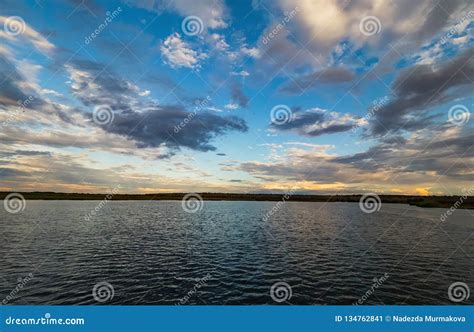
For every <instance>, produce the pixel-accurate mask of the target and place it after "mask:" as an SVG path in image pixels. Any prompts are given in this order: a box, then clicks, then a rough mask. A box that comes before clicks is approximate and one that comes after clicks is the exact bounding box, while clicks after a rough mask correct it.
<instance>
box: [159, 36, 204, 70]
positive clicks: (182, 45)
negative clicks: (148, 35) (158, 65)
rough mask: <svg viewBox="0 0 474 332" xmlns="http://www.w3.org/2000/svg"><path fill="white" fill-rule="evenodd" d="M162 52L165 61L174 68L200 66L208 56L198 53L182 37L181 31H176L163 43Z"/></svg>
mask: <svg viewBox="0 0 474 332" xmlns="http://www.w3.org/2000/svg"><path fill="white" fill-rule="evenodd" d="M160 51H161V54H162V55H163V57H164V60H165V63H167V64H168V65H170V66H171V67H172V68H179V67H185V68H199V61H201V60H203V59H205V58H206V57H207V55H206V54H204V53H198V52H197V51H195V50H193V49H192V48H191V46H190V45H189V44H188V43H186V42H184V41H183V40H182V39H181V36H180V34H179V33H177V32H175V33H173V34H172V35H170V36H169V37H168V38H166V39H165V41H164V42H163V43H162V45H161V47H160Z"/></svg>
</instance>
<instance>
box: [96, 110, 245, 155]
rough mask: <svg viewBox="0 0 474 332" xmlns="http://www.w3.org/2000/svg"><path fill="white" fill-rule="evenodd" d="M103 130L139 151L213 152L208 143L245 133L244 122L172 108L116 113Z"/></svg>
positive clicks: (213, 148)
mask: <svg viewBox="0 0 474 332" xmlns="http://www.w3.org/2000/svg"><path fill="white" fill-rule="evenodd" d="M103 128H104V129H105V130H106V131H108V132H112V133H115V134H119V135H122V136H126V137H127V138H129V139H132V140H134V141H136V143H137V146H138V147H139V148H141V147H159V146H160V145H165V146H167V147H169V148H172V149H179V148H180V147H188V148H190V149H194V150H199V151H214V150H215V149H216V148H215V147H214V146H213V145H211V144H210V141H212V139H214V138H215V137H216V136H219V135H223V134H224V133H226V132H227V131H231V130H236V131H241V132H245V131H247V130H248V127H247V124H246V123H245V121H244V120H242V119H240V118H238V117H234V116H228V117H221V116H217V115H215V114H213V113H208V112H202V113H190V112H186V111H185V110H183V109H181V108H179V107H173V106H169V107H160V108H156V109H148V110H146V111H142V112H135V111H131V112H117V113H116V114H115V117H114V120H113V122H112V123H110V124H108V125H106V126H104V127H103Z"/></svg>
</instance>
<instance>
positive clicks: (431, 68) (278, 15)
mask: <svg viewBox="0 0 474 332" xmlns="http://www.w3.org/2000/svg"><path fill="white" fill-rule="evenodd" d="M473 9H474V6H473V5H472V3H471V2H470V1H467V0H466V1H461V0H459V1H458V0H456V1H439V2H436V3H434V2H432V1H416V2H413V3H411V2H391V1H346V2H343V1H305V0H277V1H222V0H204V1H185V0H174V1H173V0H171V1H169V0H168V1H152V0H143V1H141V0H137V1H98V0H94V1H93V0H87V1H81V0H68V1H66V0H64V1H42V0H37V1H3V2H2V4H1V5H0V24H1V26H2V28H3V29H2V30H0V41H1V43H0V60H1V61H0V71H1V72H2V77H3V78H2V81H1V82H0V122H1V124H2V127H1V128H2V129H1V131H0V136H1V139H0V144H1V147H2V149H1V151H2V152H0V163H1V164H0V174H2V181H1V183H0V190H24V191H28V190H49V191H67V192H75V191H77V192H104V191H107V190H108V189H110V188H114V187H116V186H117V185H118V184H120V187H121V188H122V190H123V191H125V192H136V193H142V192H163V191H165V192H184V191H219V192H285V191H288V190H292V191H297V192H301V193H364V192H378V193H404V194H459V193H462V192H464V191H466V190H468V189H469V183H470V184H471V186H472V179H473V157H474V156H473V150H472V144H473V142H474V140H473V138H474V135H473V131H472V129H473V126H472V119H470V110H471V109H472V106H473V94H472V91H473V89H472V88H473V80H474V76H473V74H474V60H473V55H474V51H473V40H474V38H473V34H472V31H473V27H474V24H473V22H472V21H473V18H474V12H473Z"/></svg>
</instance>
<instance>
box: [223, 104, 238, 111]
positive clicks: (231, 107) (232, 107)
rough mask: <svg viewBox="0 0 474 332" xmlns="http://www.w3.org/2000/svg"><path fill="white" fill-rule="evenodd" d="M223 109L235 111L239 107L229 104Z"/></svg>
mask: <svg viewBox="0 0 474 332" xmlns="http://www.w3.org/2000/svg"><path fill="white" fill-rule="evenodd" d="M224 107H225V108H227V109H229V110H236V109H238V108H239V105H237V104H236V103H229V104H227V105H225V106H224Z"/></svg>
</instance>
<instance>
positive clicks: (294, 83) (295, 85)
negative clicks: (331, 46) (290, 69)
mask: <svg viewBox="0 0 474 332" xmlns="http://www.w3.org/2000/svg"><path fill="white" fill-rule="evenodd" d="M354 78H355V75H354V73H353V72H352V71H351V70H350V69H348V68H344V67H336V68H326V69H322V70H319V71H316V72H313V73H311V74H308V75H303V76H299V77H296V78H294V79H293V80H291V81H289V82H287V83H286V84H285V85H283V86H282V87H281V88H280V91H283V92H288V93H292V94H296V93H302V92H304V91H305V90H308V89H311V88H314V87H317V86H320V85H323V84H337V83H345V82H350V81H352V80H354Z"/></svg>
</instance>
